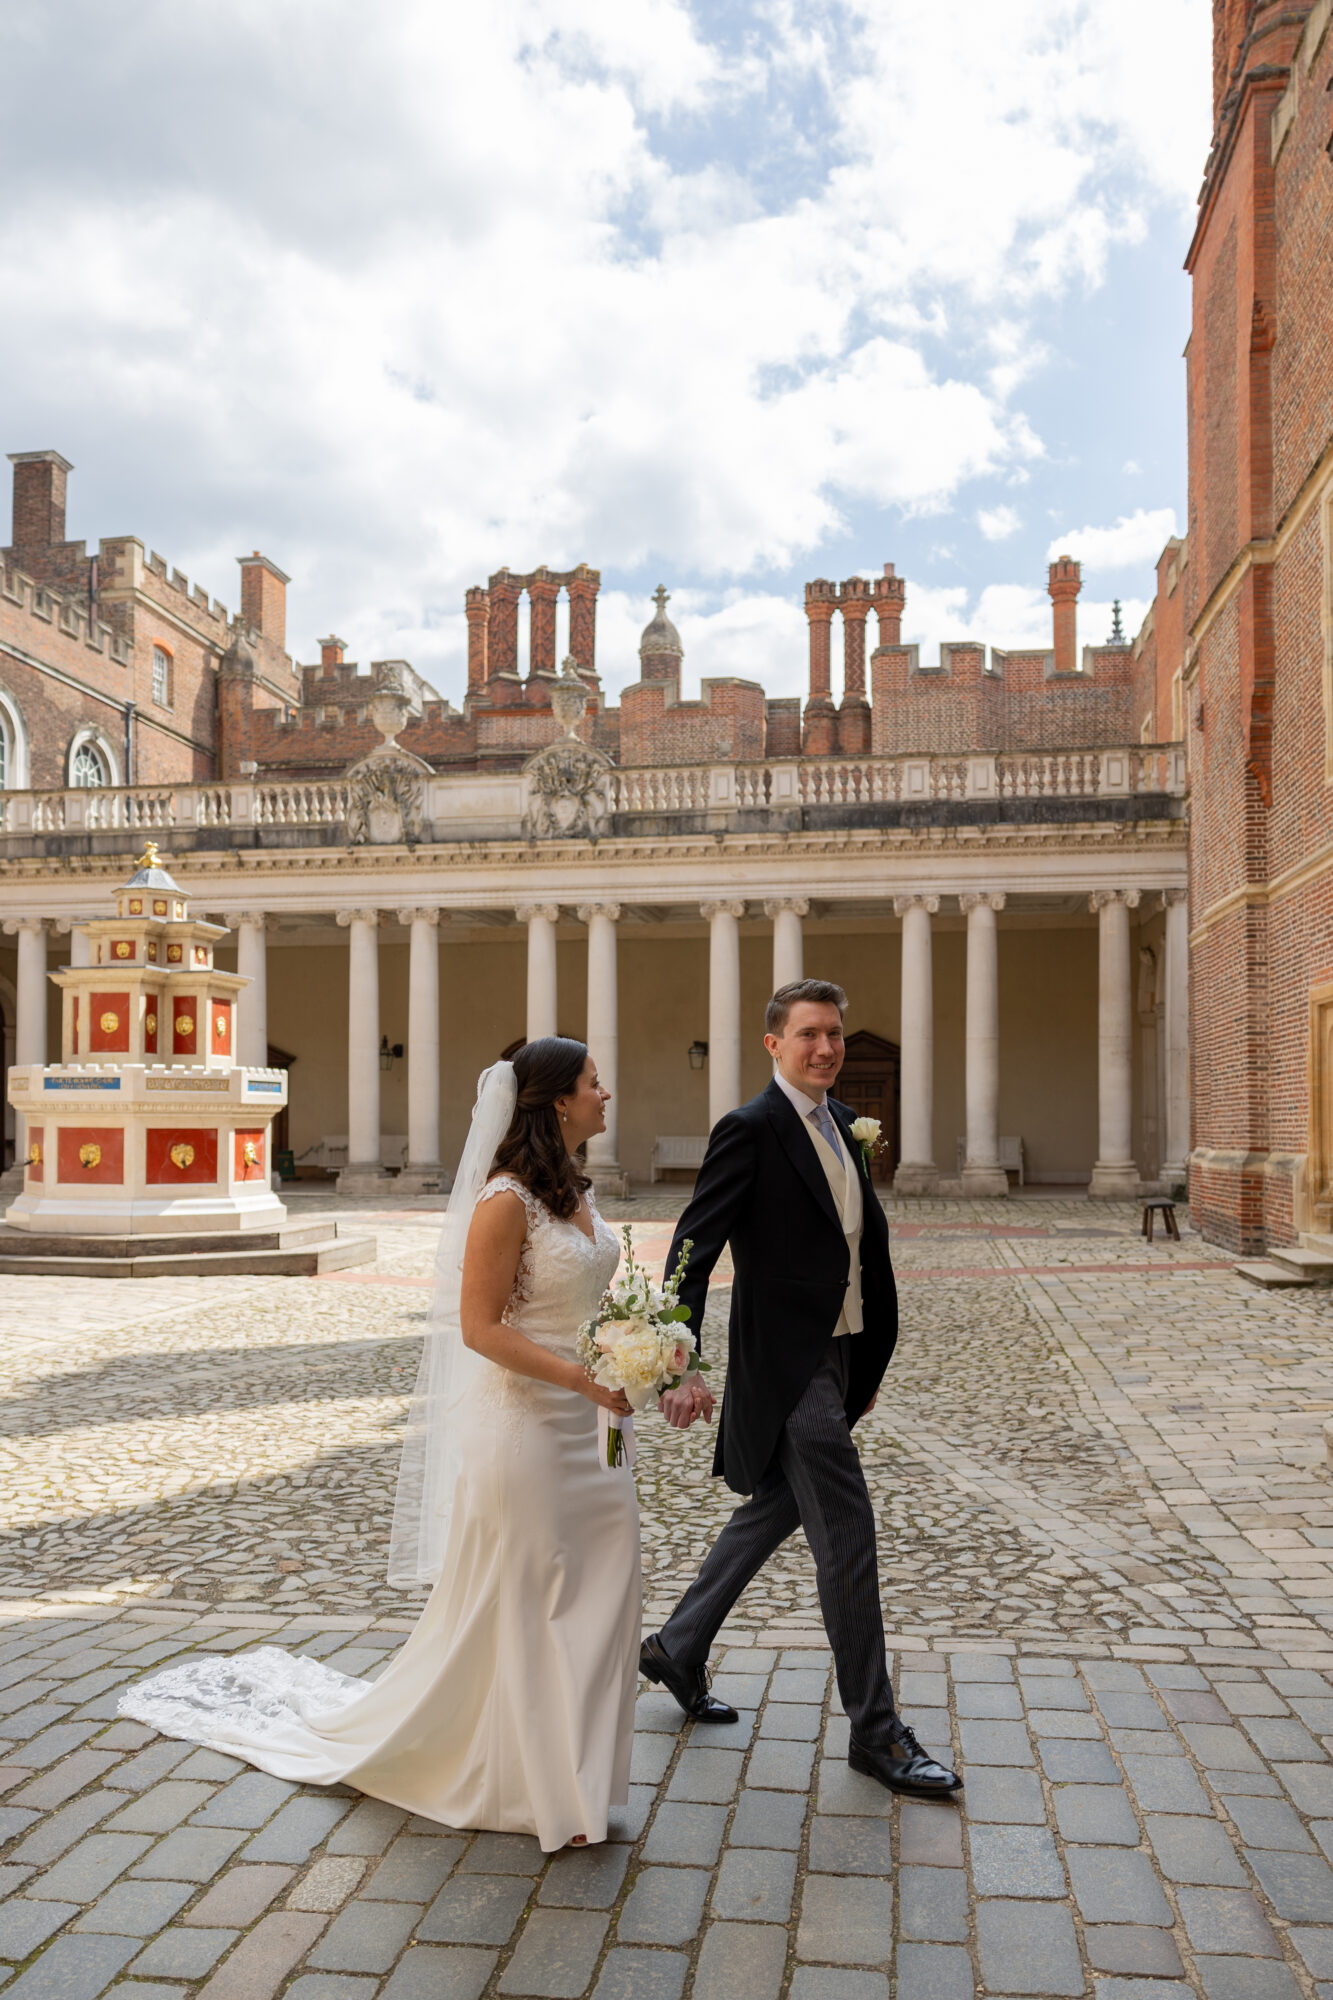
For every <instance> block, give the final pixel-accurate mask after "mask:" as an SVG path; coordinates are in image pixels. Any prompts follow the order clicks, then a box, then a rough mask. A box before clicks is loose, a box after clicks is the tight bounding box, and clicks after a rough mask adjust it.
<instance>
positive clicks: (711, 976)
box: [5, 888, 1189, 1196]
mask: <svg viewBox="0 0 1333 2000" xmlns="http://www.w3.org/2000/svg"><path fill="white" fill-rule="evenodd" d="M1158 893H1159V894H1160V896H1161V902H1162V905H1163V906H1164V911H1165V931H1166V939H1165V954H1164V968H1163V969H1164V975H1165V1007H1164V1014H1165V1030H1166V1051H1165V1066H1164V1067H1165V1084H1166V1091H1165V1095H1166V1102H1165V1107H1164V1110H1165V1133H1164V1138H1165V1147H1164V1160H1165V1164H1164V1167H1163V1177H1164V1178H1166V1179H1167V1180H1171V1179H1175V1178H1182V1179H1183V1177H1184V1171H1185V1160H1186V1156H1187V1153H1188V1149H1189V1096H1188V998H1187V981H1188V928H1187V925H1188V917H1187V911H1186V902H1185V892H1184V890H1183V889H1168V890H1164V891H1161V892H1158ZM1142 895H1143V892H1141V891H1140V890H1138V889H1132V888H1130V889H1097V890H1095V891H1093V892H1092V894H1091V896H1090V903H1091V907H1092V908H1093V909H1094V910H1095V911H1096V913H1097V918H1098V931H1099V954H1098V964H1099V981H1098V1147H1097V1159H1096V1163H1095V1165H1094V1168H1093V1174H1092V1182H1091V1192H1092V1193H1093V1194H1095V1195H1107V1196H1113V1195H1120V1196H1132V1195H1133V1194H1134V1193H1135V1192H1136V1189H1137V1182H1138V1169H1137V1166H1136V1163H1135V1158H1134V1151H1133V1049H1134V1026H1135V1013H1134V998H1133V977H1132V952H1131V933H1130V916H1131V912H1132V911H1133V910H1134V909H1135V908H1136V907H1137V906H1138V905H1139V904H1140V902H1141V901H1142ZM1005 901H1006V897H1005V894H1004V893H1003V892H1000V891H995V890H988V889H987V890H978V891H975V892H972V893H965V894H962V895H960V896H959V898H958V904H959V907H960V909H961V910H962V912H963V914H964V916H965V917H966V921H967V973H966V1027H965V1070H966V1076H965V1101H966V1127H967V1134H966V1157H965V1164H964V1167H963V1175H962V1183H963V1191H964V1193H965V1194H969V1195H976V1196H983V1195H997V1194H1003V1193H1005V1192H1006V1190H1007V1180H1006V1176H1005V1171H1004V1169H1003V1167H1002V1166H1001V1165H1000V1158H999V1124H998V1115H999V1113H998V1107H999V1084H1000V1035H999V979H998V937H997V925H996V918H997V915H998V913H999V912H1000V911H1001V910H1002V909H1003V908H1004V906H1005ZM574 908H575V909H576V912H577V915H578V918H579V921H580V923H582V924H583V925H585V926H586V929H587V949H588V980H587V995H588V998H587V1020H586V1028H585V1035H586V1040H587V1042H588V1046H589V1048H590V1049H591V1051H592V1053H593V1056H594V1058H595V1060H596V1062H597V1067H598V1070H599V1073H600V1075H601V1077H602V1080H603V1081H604V1083H605V1084H606V1086H607V1088H608V1089H609V1090H610V1092H611V1093H612V1095H611V1103H610V1105H609V1107H608V1114H607V1129H606V1131H605V1132H604V1133H602V1134H601V1135H600V1136H599V1137H597V1138H595V1139H593V1140H592V1141H591V1142H590V1145H589V1149H588V1154H589V1165H590V1167H591V1169H592V1171H593V1173H594V1175H595V1177H596V1179H597V1181H598V1182H599V1184H601V1185H602V1186H604V1187H606V1186H611V1187H614V1186H617V1185H624V1176H623V1172H622V1169H621V1165H620V1158H619V1138H618V1130H617V1113H618V1088H617V1085H618V1068H619V1064H618V1055H619V974H618V966H617V945H618V936H619V930H618V925H619V919H620V914H621V911H620V906H619V904H617V903H614V902H580V903H578V904H576V905H575V906H574ZM762 908H763V911H764V914H765V916H766V917H767V918H768V919H769V920H770V921H771V923H772V926H773V984H774V987H777V986H781V985H785V984H786V983H787V982H788V981H790V980H793V979H799V978H800V977H801V976H802V969H803V960H804V938H803V919H804V918H805V917H806V916H807V915H808V913H809V903H808V901H807V900H806V899H805V898H802V897H780V898H776V899H768V900H765V901H764V902H763V903H762ZM939 908H940V897H939V896H938V895H932V894H911V895H900V896H895V897H894V898H893V910H894V914H895V915H896V916H897V917H898V918H899V919H900V921H901V924H902V995H901V1016H900V1019H901V1028H900V1036H901V1055H902V1061H901V1101H900V1132H901V1148H900V1151H901V1159H900V1164H899V1167H898V1171H897V1176H896V1180H895V1186H896V1188H897V1189H898V1190H899V1191H900V1192H902V1193H908V1194H926V1193H929V1192H930V1191H931V1190H932V1189H933V1188H934V1187H936V1186H937V1184H938V1181H939V1178H940V1174H939V1169H938V1165H937V1162H936V1157H935V1135H934V1116H933V1105H934V1056H933V1015H934V1001H933V955H934V954H933V939H932V919H933V917H934V916H935V915H936V913H937V912H938V910H939ZM699 909H700V914H701V915H702V916H703V918H704V919H705V920H706V922H707V924H708V929H709V950H708V1115H709V1123H710V1125H711V1124H715V1123H716V1121H717V1120H718V1119H719V1118H720V1117H722V1116H723V1115H724V1113H726V1112H727V1111H730V1110H731V1109H732V1108H733V1107H734V1106H735V1105H737V1104H738V1103H739V1102H740V1100H741V1045H742V1019H741V954H740V924H741V920H742V918H743V917H744V916H745V915H746V914H747V909H748V905H747V903H746V901H745V900H744V899H742V898H740V897H719V898H715V899H709V900H707V901H704V902H701V903H700V905H699ZM336 914H337V921H338V924H339V925H340V926H342V927H343V928H344V929H345V930H346V931H347V934H348V1010H347V1132H348V1163H347V1167H346V1168H345V1170H344V1172H343V1174H342V1175H341V1177H340V1183H339V1184H340V1186H341V1187H342V1188H344V1189H345V1190H346V1191H349V1192H373V1191H374V1189H375V1187H376V1186H378V1185H381V1184H382V1183H383V1182H384V1181H385V1180H386V1179H387V1174H386V1172H385V1170H384V1169H383V1168H382V1167H381V1165H380V1074H381V1072H380V990H379V989H380V975H379V927H380V922H381V917H382V915H383V914H384V913H383V912H382V911H381V909H380V908H379V907H376V906H369V905H365V906H353V907H350V908H346V909H340V910H338V911H337V913H336ZM442 914H445V913H444V912H442V911H441V910H440V909H438V908H434V907H428V906H411V907H407V908H399V909H397V911H396V915H397V919H398V921H399V923H400V924H402V925H403V926H404V928H405V929H406V930H407V932H408V936H409V975H408V1027H407V1045H408V1158H407V1165H406V1167H405V1169H404V1171H403V1173H402V1174H401V1175H400V1176H399V1177H398V1180H397V1187H398V1189H399V1190H400V1191H401V1192H404V1193H406V1192H410V1191H413V1190H425V1189H429V1188H433V1187H436V1186H438V1185H439V1184H440V1180H441V1162H440V1007H439V949H438V944H439V930H438V927H439V922H440V918H441V915H442ZM514 915H515V917H516V918H517V920H518V921H519V922H520V923H521V924H523V925H524V926H525V927H526V931H527V1015H526V1032H527V1036H528V1039H529V1040H531V1039H534V1038H535V1037H537V1036H539V1035H549V1034H554V1033H556V1032H557V1018H558V1012H557V983H556V925H557V923H558V922H559V920H560V916H561V905H559V904H558V903H554V902H541V903H522V904H519V905H518V906H517V907H516V908H515V910H514ZM225 921H226V922H228V923H229V924H230V925H231V926H232V928H233V929H234V930H235V932H236V937H237V970H238V972H240V973H241V974H242V975H243V976H244V977H245V978H246V979H248V980H249V981H250V982H251V983H250V985H249V986H248V987H247V989H246V991H245V993H244V995H243V996H242V998H241V1001H240V1005H239V1009H238V1022H237V1057H238V1060H239V1061H240V1062H242V1063H246V1064H250V1065H253V1066H256V1067H262V1066H263V1065H264V1064H265V1062H266V1060H267V1051H268V1028H267V998H266V994H267V937H268V932H269V929H270V926H271V924H272V923H273V921H274V919H273V918H272V916H271V915H269V914H268V913H266V912H264V911H262V910H240V911H235V912H231V913H229V914H228V915H227V916H226V919H225ZM5 929H6V931H7V932H9V933H10V934H16V936H17V945H18V967H17V981H16V989H17V1024H16V1030H15V1038H14V1059H15V1061H16V1062H20V1063H24V1062H27V1063H43V1062H45V1061H46V1060H47V1048H46V1020H47V1005H46V979H47V939H48V932H49V931H50V930H52V929H54V930H56V931H58V932H65V933H68V932H69V931H70V930H71V922H70V920H69V919H58V920H54V921H53V920H51V919H46V918H41V917H20V918H11V919H9V920H8V921H7V922H6V923H5ZM71 943H72V954H71V956H72V962H74V963H76V964H77V963H80V962H83V958H82V954H83V952H84V951H85V950H86V939H84V938H83V937H82V936H80V934H79V933H78V932H75V933H74V935H73V937H72V940H71ZM20 1139H21V1135H20ZM22 1152H23V1147H22V1145H21V1144H20V1147H19V1150H18V1157H20V1158H21V1157H22Z"/></svg>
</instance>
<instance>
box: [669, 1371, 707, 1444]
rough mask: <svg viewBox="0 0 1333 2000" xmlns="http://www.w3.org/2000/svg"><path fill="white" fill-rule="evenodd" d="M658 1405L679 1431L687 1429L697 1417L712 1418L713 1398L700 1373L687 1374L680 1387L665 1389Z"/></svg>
mask: <svg viewBox="0 0 1333 2000" xmlns="http://www.w3.org/2000/svg"><path fill="white" fill-rule="evenodd" d="M657 1407H658V1409H659V1410H660V1411H661V1413H662V1415H663V1416H664V1417H665V1418H666V1420H667V1422H668V1423H669V1424H673V1425H674V1426H675V1428H676V1429H677V1430H678V1431H687V1430H688V1429H689V1427H690V1425H691V1424H692V1423H693V1422H694V1420H695V1418H696V1417H703V1418H704V1419H705V1421H707V1420H709V1419H711V1417H712V1414H713V1398H712V1396H711V1395H710V1394H709V1393H708V1390H707V1389H706V1388H705V1387H704V1385H703V1383H702V1382H701V1381H700V1380H699V1377H698V1375H697V1374H693V1375H687V1376H686V1378H685V1380H684V1381H683V1382H682V1383H681V1384H680V1386H679V1387H678V1388H675V1389H664V1390H663V1392H662V1394H661V1396H660V1397H659V1398H658V1402H657Z"/></svg>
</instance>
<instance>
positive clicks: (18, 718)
mask: <svg viewBox="0 0 1333 2000" xmlns="http://www.w3.org/2000/svg"><path fill="white" fill-rule="evenodd" d="M27 784H28V736H27V731H26V730H25V729H24V727H23V716H22V713H21V711H20V709H19V705H18V703H17V702H16V701H15V700H14V698H13V696H12V695H10V694H7V693H6V692H5V690H4V689H3V688H0V792H5V791H9V792H21V791H25V790H26V789H27Z"/></svg>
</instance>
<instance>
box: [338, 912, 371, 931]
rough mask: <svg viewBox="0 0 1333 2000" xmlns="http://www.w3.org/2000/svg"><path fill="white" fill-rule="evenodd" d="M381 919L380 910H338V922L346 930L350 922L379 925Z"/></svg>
mask: <svg viewBox="0 0 1333 2000" xmlns="http://www.w3.org/2000/svg"><path fill="white" fill-rule="evenodd" d="M379 920H380V913H379V911H378V910H370V909H360V910H339V912H338V922H339V923H340V924H341V925H342V927H343V929H344V930H346V929H347V927H348V925H349V924H376V925H378V923H379Z"/></svg>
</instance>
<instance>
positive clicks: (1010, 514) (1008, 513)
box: [977, 507, 1023, 542]
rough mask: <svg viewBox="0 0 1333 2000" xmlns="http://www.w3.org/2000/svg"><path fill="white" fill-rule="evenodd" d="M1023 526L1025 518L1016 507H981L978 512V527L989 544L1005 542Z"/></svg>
mask: <svg viewBox="0 0 1333 2000" xmlns="http://www.w3.org/2000/svg"><path fill="white" fill-rule="evenodd" d="M1022 525H1023V517H1022V515H1021V514H1020V513H1019V511H1018V509H1017V508H1016V507H981V508H979V509H978V510H977V526H978V527H979V528H980V530H981V532H982V534H983V535H984V536H985V537H986V540H987V541H988V542H1004V541H1007V540H1008V539H1009V537H1010V535H1016V534H1017V533H1018V531H1019V529H1020V528H1021V527H1022Z"/></svg>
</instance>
